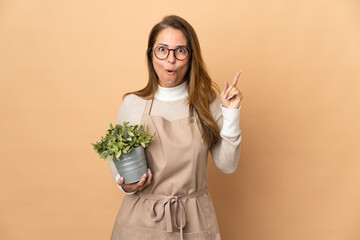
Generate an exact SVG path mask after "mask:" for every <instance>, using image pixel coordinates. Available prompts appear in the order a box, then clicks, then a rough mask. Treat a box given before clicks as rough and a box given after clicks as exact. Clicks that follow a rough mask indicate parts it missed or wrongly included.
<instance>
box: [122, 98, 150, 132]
mask: <svg viewBox="0 0 360 240" xmlns="http://www.w3.org/2000/svg"><path fill="white" fill-rule="evenodd" d="M145 104H146V100H145V99H143V98H141V97H138V96H136V95H134V94H130V95H127V96H126V97H125V98H124V101H123V102H122V104H121V106H120V109H119V112H118V117H117V120H116V122H117V123H122V122H124V121H126V122H130V124H133V125H134V124H138V123H139V122H140V120H141V116H142V113H143V112H144V108H145Z"/></svg>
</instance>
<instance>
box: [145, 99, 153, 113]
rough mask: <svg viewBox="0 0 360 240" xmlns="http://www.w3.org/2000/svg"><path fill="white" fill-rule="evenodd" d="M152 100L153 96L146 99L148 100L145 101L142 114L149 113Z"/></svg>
mask: <svg viewBox="0 0 360 240" xmlns="http://www.w3.org/2000/svg"><path fill="white" fill-rule="evenodd" d="M153 101H154V98H152V99H148V100H147V101H146V105H145V108H144V114H147V115H150V112H151V107H152V104H153Z"/></svg>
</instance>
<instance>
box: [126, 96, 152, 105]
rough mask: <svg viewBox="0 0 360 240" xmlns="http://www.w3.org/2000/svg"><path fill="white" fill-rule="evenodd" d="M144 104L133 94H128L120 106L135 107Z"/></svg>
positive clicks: (142, 100) (143, 100)
mask: <svg viewBox="0 0 360 240" xmlns="http://www.w3.org/2000/svg"><path fill="white" fill-rule="evenodd" d="M145 102H146V100H145V99H143V98H141V97H139V96H137V95H135V94H129V95H127V96H126V97H125V98H124V101H123V103H122V105H121V106H123V105H125V106H137V105H141V104H144V103H145Z"/></svg>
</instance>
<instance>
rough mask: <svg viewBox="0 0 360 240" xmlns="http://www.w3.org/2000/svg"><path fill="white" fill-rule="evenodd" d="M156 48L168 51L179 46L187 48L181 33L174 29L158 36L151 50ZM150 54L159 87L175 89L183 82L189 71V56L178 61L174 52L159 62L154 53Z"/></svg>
mask: <svg viewBox="0 0 360 240" xmlns="http://www.w3.org/2000/svg"><path fill="white" fill-rule="evenodd" d="M158 46H164V47H166V48H168V49H176V48H178V47H180V46H183V47H187V48H189V47H188V45H187V40H186V37H185V36H184V34H183V33H182V31H180V30H178V29H174V28H165V29H163V30H162V31H161V32H160V33H159V34H158V36H157V38H156V41H155V44H154V46H153V48H156V47H158ZM152 54H153V55H152V61H153V66H154V69H155V72H156V74H157V76H158V84H159V85H160V86H161V87H165V88H170V87H175V86H178V85H180V84H181V83H183V82H184V77H185V75H186V73H187V71H188V69H189V59H190V56H188V57H187V58H186V59H185V60H182V61H180V60H178V59H176V58H175V52H174V51H170V52H169V55H168V57H167V58H165V59H162V60H160V59H158V58H157V57H156V56H155V54H154V51H153V53H152Z"/></svg>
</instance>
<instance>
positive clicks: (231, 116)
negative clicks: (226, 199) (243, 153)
mask: <svg viewBox="0 0 360 240" xmlns="http://www.w3.org/2000/svg"><path fill="white" fill-rule="evenodd" d="M240 108H241V107H239V108H238V109H228V108H225V107H223V106H222V105H221V103H220V101H219V100H218V99H217V100H216V101H215V102H214V103H213V106H212V113H213V117H214V119H215V120H216V122H217V124H218V126H219V128H220V129H221V131H220V140H219V142H218V143H217V144H216V145H215V146H214V147H212V148H211V149H210V153H211V156H212V159H213V161H214V163H215V165H216V166H217V167H218V168H219V169H220V170H221V171H223V172H224V173H228V174H229V173H233V172H234V171H235V170H236V168H237V165H238V161H239V157H240V143H241V131H240V129H239V121H240Z"/></svg>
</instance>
